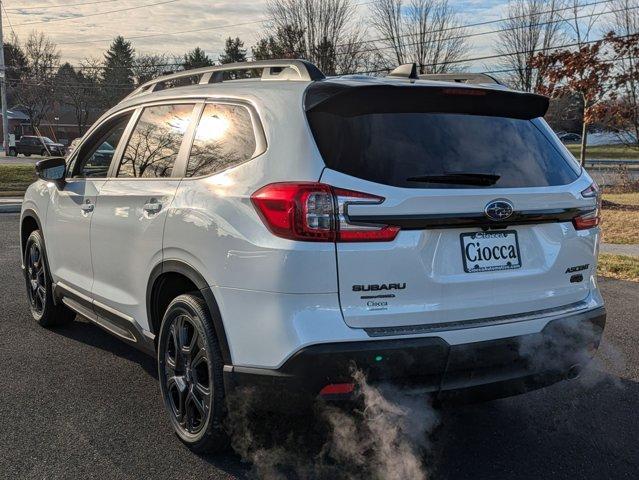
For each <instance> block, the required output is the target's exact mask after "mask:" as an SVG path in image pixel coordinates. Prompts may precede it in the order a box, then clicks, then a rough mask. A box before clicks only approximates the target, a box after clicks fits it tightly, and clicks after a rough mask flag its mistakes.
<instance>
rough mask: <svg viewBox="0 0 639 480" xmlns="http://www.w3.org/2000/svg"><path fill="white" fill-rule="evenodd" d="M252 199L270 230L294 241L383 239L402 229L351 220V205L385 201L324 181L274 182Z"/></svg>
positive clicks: (260, 190)
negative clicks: (349, 211) (349, 208)
mask: <svg viewBox="0 0 639 480" xmlns="http://www.w3.org/2000/svg"><path fill="white" fill-rule="evenodd" d="M251 200H252V202H253V205H255V207H256V209H257V211H258V213H259V214H260V216H261V217H262V220H263V221H264V224H265V225H266V226H267V227H268V228H269V230H271V232H273V233H274V234H275V235H277V236H279V237H282V238H288V239H291V240H302V241H311V242H384V241H391V240H393V239H394V238H395V237H396V236H397V233H398V232H399V227H392V226H388V225H355V224H352V223H350V222H349V221H348V212H347V209H348V206H349V205H356V204H378V203H382V202H383V201H384V199H383V198H382V197H378V196H376V195H370V194H367V193H362V192H355V191H351V190H344V189H341V188H333V187H331V186H330V185H326V184H323V183H314V182H286V183H272V184H270V185H267V186H265V187H263V188H261V189H259V190H258V191H257V192H255V193H254V194H253V195H252V196H251Z"/></svg>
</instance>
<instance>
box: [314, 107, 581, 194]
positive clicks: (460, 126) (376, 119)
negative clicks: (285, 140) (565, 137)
mask: <svg viewBox="0 0 639 480" xmlns="http://www.w3.org/2000/svg"><path fill="white" fill-rule="evenodd" d="M309 121H310V124H311V127H312V130H313V133H314V135H315V139H316V141H317V145H318V147H319V149H320V152H321V153H322V156H323V157H324V161H325V162H326V165H327V166H328V167H329V168H332V169H334V170H337V171H340V172H343V173H347V174H349V175H353V176H356V177H359V178H363V179H365V180H370V181H373V182H378V183H383V184H387V185H393V186H398V187H409V188H482V187H483V188H508V187H542V186H550V185H565V184H568V183H570V182H572V181H574V180H575V179H576V178H577V176H578V174H577V172H575V170H574V169H573V168H571V166H570V165H569V163H568V161H567V160H566V159H565V158H564V157H563V155H562V154H561V153H560V152H559V150H558V149H557V148H555V147H554V146H553V144H552V143H551V141H550V140H549V139H548V137H547V136H546V135H544V133H542V131H541V130H540V128H538V127H537V126H536V124H535V122H536V121H535V120H532V121H531V120H519V119H512V118H503V117H489V116H480V115H465V114H442V113H381V114H366V115H359V116H353V117H345V116H339V115H335V114H333V113H325V112H322V113H309ZM466 173H471V174H486V175H490V176H493V178H498V179H497V180H496V181H494V182H491V184H490V185H468V184H455V183H452V182H453V181H454V179H453V180H451V181H450V182H451V183H441V182H432V179H433V177H436V176H440V177H444V176H450V174H466ZM427 176H430V179H426V180H431V181H410V180H408V179H409V178H414V177H422V180H423V177H427ZM440 180H441V178H440Z"/></svg>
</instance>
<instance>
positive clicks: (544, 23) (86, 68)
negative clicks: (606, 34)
mask: <svg viewBox="0 0 639 480" xmlns="http://www.w3.org/2000/svg"><path fill="white" fill-rule="evenodd" d="M610 1H611V0H603V1H597V2H593V3H590V4H587V5H583V6H591V5H598V4H602V3H609V2H610ZM637 8H639V6H635V7H630V9H637ZM626 10H627V9H618V10H610V11H607V12H602V13H599V12H596V13H590V14H586V15H581V16H577V17H576V18H578V19H582V18H588V17H592V16H595V15H602V14H606V15H608V14H612V13H617V12H621V11H626ZM516 18H519V17H506V18H504V19H501V20H499V21H500V22H503V21H507V20H511V19H516ZM563 21H564V20H563V19H559V20H551V21H548V22H541V23H538V24H537V25H538V26H544V25H549V24H552V23H561V22H563ZM493 23H495V22H493ZM470 26H472V25H463V26H461V27H459V28H462V29H463V28H467V27H470ZM518 28H520V27H508V28H502V29H495V30H489V31H486V32H476V33H468V34H464V35H459V36H455V37H450V38H448V39H447V40H455V39H461V38H470V37H475V36H481V35H489V34H495V33H501V32H506V31H510V30H516V29H518ZM441 31H442V29H437V30H430V31H428V32H426V33H429V34H430V33H437V32H441ZM130 38H132V37H128V38H127V39H130ZM378 40H380V39H374V40H367V41H366V42H371V41H378ZM362 43H364V42H362ZM425 43H432V41H431V42H425ZM417 44H419V42H415V43H409V44H405V45H404V46H412V45H417ZM390 48H393V47H392V46H385V47H375V48H370V49H366V50H360V51H359V52H357V53H364V52H373V51H380V50H385V49H390ZM553 48H554V47H553ZM558 48H559V47H558ZM536 51H539V50H536ZM524 53H528V52H522V53H519V54H524ZM345 54H350V52H338V53H337V55H345ZM517 54H518V53H517V52H514V53H511V54H509V55H501V54H500V56H512V55H517ZM248 58H251V57H248ZM473 60H474V59H472V58H471V59H460V60H459V62H460V63H461V62H466V61H468V62H470V61H473ZM440 64H441V63H438V65H440ZM181 65H182V63H178V62H171V63H160V64H155V65H153V66H154V67H179V66H181ZM71 66H72V67H73V68H75V69H76V70H97V69H104V68H107V67H105V66H103V65H90V66H85V65H80V66H78V65H71ZM51 68H55V67H51ZM109 68H128V67H124V66H122V67H118V66H115V67H109ZM24 69H27V67H24ZM385 70H387V69H380V70H379V71H385Z"/></svg>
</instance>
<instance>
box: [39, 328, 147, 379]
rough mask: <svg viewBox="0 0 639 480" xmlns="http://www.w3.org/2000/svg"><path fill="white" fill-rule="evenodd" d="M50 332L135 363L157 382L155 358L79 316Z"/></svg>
mask: <svg viewBox="0 0 639 480" xmlns="http://www.w3.org/2000/svg"><path fill="white" fill-rule="evenodd" d="M51 331H52V332H54V333H57V334H59V335H62V336H63V337H66V338H69V339H71V340H75V341H77V342H82V343H84V344H86V345H89V346H91V347H95V348H99V349H100V350H104V351H107V352H109V353H112V354H113V355H117V356H118V357H121V358H124V359H126V360H130V361H131V362H135V363H137V364H139V365H140V366H141V367H142V368H143V369H144V371H145V372H146V373H148V374H149V375H150V376H152V377H153V378H154V379H156V380H157V378H158V372H157V365H156V362H155V358H153V357H152V356H151V355H148V354H146V353H144V352H142V351H140V350H137V349H136V348H135V347H132V346H131V345H129V344H127V343H125V342H124V341H121V340H119V339H118V338H116V337H114V336H113V335H111V334H110V333H107V332H105V331H104V330H102V329H101V328H100V327H98V326H97V325H95V324H93V323H91V322H89V321H88V320H84V319H82V318H81V317H80V316H76V318H75V320H74V321H73V322H71V323H69V324H68V325H62V326H60V327H56V328H55V329H52V330H51Z"/></svg>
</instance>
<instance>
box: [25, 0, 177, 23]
mask: <svg viewBox="0 0 639 480" xmlns="http://www.w3.org/2000/svg"><path fill="white" fill-rule="evenodd" d="M177 1H179V0H164V1H162V2H156V3H148V4H146V5H137V6H135V7H126V8H119V9H117V10H109V11H106V12H97V13H88V14H86V15H77V16H75V17H66V18H54V19H52V20H43V21H38V22H26V23H17V24H16V27H21V26H24V25H37V24H42V23H53V22H66V21H69V20H78V19H80V18H87V17H96V16H98V15H106V14H108V13H118V12H127V11H129V10H137V9H140V8H147V7H155V6H158V5H166V4H167V3H175V2H177Z"/></svg>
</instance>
